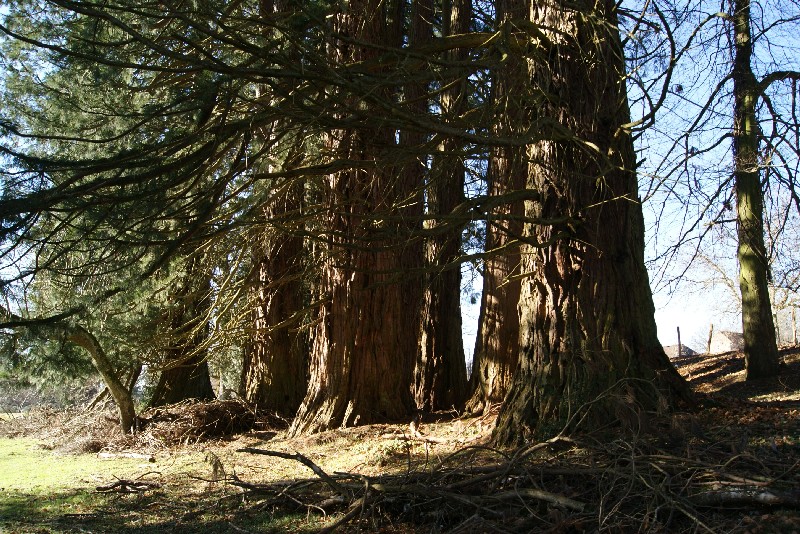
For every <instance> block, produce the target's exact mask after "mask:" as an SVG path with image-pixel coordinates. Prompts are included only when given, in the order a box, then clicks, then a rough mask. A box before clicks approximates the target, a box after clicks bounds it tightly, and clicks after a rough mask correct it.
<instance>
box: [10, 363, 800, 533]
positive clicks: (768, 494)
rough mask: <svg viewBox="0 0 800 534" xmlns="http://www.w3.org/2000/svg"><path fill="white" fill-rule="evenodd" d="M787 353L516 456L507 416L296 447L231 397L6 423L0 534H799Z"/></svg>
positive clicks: (696, 375) (440, 419)
mask: <svg viewBox="0 0 800 534" xmlns="http://www.w3.org/2000/svg"><path fill="white" fill-rule="evenodd" d="M783 357H784V359H785V367H784V373H783V374H782V375H781V377H778V378H776V379H771V380H766V381H758V382H753V383H749V382H745V381H744V377H743V371H742V367H743V366H742V357H741V355H740V354H733V353H730V354H722V355H716V356H709V355H695V356H690V357H683V358H680V359H675V360H673V361H674V362H675V364H676V366H677V367H678V368H679V370H680V371H681V372H682V373H683V374H684V376H686V377H687V379H689V381H690V382H691V384H692V386H693V387H694V388H695V390H696V391H697V392H698V393H699V395H700V399H701V405H700V407H699V408H697V409H692V410H686V411H682V412H680V413H676V414H672V415H658V414H649V415H648V414H637V416H636V417H634V418H631V417H628V418H627V420H628V423H627V424H626V425H624V428H619V427H610V428H609V429H608V431H607V432H604V433H594V434H590V435H577V436H572V437H570V438H562V439H556V440H552V441H551V442H548V443H542V444H530V445H529V446H527V447H525V448H521V449H517V450H496V449H494V448H492V447H490V446H489V445H488V443H489V437H490V435H491V430H492V425H493V420H494V415H495V414H494V413H488V414H486V415H484V416H483V417H480V418H468V417H460V414H457V413H440V414H435V415H433V416H430V417H427V418H425V420H423V421H421V422H420V423H419V424H418V425H416V424H415V425H410V424H409V423H408V422H405V423H399V424H396V425H371V426H364V427H357V428H351V429H343V430H335V431H330V432H324V433H320V434H315V435H312V436H305V437H300V438H293V439H289V438H287V437H286V435H285V424H282V423H281V421H279V420H277V419H275V418H267V417H265V416H263V414H254V413H252V412H250V411H249V410H247V408H246V407H244V406H243V405H242V404H240V403H236V402H230V401H229V402H225V403H212V404H207V405H195V404H186V405H182V406H176V407H171V408H167V409H162V410H160V411H158V412H150V413H148V414H145V415H146V416H147V418H148V419H149V421H148V423H147V425H146V426H145V428H144V429H143V430H142V431H141V432H139V433H138V434H137V435H136V436H134V437H125V436H121V435H120V434H118V433H117V432H116V428H115V426H114V422H113V420H112V417H111V413H105V412H101V413H97V412H93V413H88V414H87V413H82V412H73V413H55V412H46V411H40V412H34V413H30V414H26V416H25V417H13V418H12V417H10V415H6V416H5V419H6V420H5V421H3V422H2V423H0V436H2V437H0V532H4V533H5V532H10V533H15V532H20V533H50V532H137V533H148V532H154V533H155V532H163V531H172V532H203V533H204V534H207V533H213V532H324V531H326V529H327V531H330V530H332V529H337V531H345V532H355V531H365V532H373V531H376V532H409V533H412V532H452V533H459V532H460V533H471V532H564V533H566V532H593V531H598V530H600V531H615V532H630V531H641V532H753V533H755V532H765V533H766V532H775V533H778V532H780V533H784V532H785V533H792V532H798V533H800V492H798V489H797V488H798V487H800V470H799V469H798V467H799V464H800V462H798V458H800V417H798V416H799V415H800V351H798V350H792V351H784V356H783ZM621 406H625V405H624V403H621ZM621 415H623V414H621ZM622 418H623V419H625V417H624V416H623V417H622ZM245 428H250V429H251V430H247V431H244V432H240V431H241V430H242V429H245ZM253 428H254V429H253ZM237 432H238V433H237Z"/></svg>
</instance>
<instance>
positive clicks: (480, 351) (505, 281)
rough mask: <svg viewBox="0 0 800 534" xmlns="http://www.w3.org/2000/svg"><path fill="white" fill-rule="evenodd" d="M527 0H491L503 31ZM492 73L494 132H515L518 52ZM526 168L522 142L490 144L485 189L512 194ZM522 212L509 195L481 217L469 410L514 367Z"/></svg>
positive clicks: (498, 393)
mask: <svg viewBox="0 0 800 534" xmlns="http://www.w3.org/2000/svg"><path fill="white" fill-rule="evenodd" d="M529 5H530V3H529V2H526V1H524V0H501V1H498V2H496V7H495V9H496V11H495V16H496V18H497V21H498V22H499V24H500V25H501V27H502V28H503V29H504V31H506V32H509V33H511V32H515V31H520V26H524V23H525V22H526V21H527V20H528V14H529V8H530V7H529ZM492 79H493V83H492V92H491V98H492V105H493V106H496V107H497V108H498V109H501V110H503V113H502V114H501V115H500V116H499V120H498V121H497V122H496V124H495V126H494V132H495V134H497V135H498V136H521V135H522V132H524V131H525V129H526V128H527V127H528V120H529V119H528V117H527V106H525V105H524V103H523V101H521V100H520V97H521V95H524V94H526V90H527V88H528V84H529V80H528V76H527V66H526V63H525V60H524V58H523V57H522V56H521V55H520V54H512V55H510V56H509V57H508V58H506V60H505V61H503V62H502V63H500V64H498V65H497V66H495V67H494V69H492ZM527 170H528V165H527V162H526V155H525V147H524V146H498V147H493V148H492V149H491V151H490V154H489V162H488V170H487V176H486V180H487V183H488V190H489V195H491V196H494V197H500V196H503V195H506V196H509V197H511V198H512V199H513V196H514V194H515V193H517V192H519V191H521V190H522V189H523V188H524V187H525V177H526V175H527ZM522 212H523V203H522V200H511V201H510V202H507V203H506V202H504V203H501V204H500V205H498V206H497V207H495V208H494V209H493V210H492V211H491V212H490V213H489V214H488V217H487V221H486V242H485V244H484V250H485V252H486V254H487V258H486V260H485V261H484V269H483V290H482V293H481V308H480V316H479V318H478V335H477V337H476V339H475V351H474V353H473V364H472V374H471V376H470V384H469V386H470V399H469V402H468V404H467V408H468V409H469V410H470V411H472V412H475V413H477V412H481V411H483V410H484V409H485V408H487V407H488V406H489V405H491V404H499V403H500V402H502V401H503V398H504V397H505V395H506V393H507V392H508V389H509V387H510V385H511V379H512V377H513V375H514V370H515V369H516V367H517V359H518V356H519V316H518V314H517V303H518V301H519V293H520V279H519V275H520V259H521V257H520V254H519V238H520V236H521V234H522Z"/></svg>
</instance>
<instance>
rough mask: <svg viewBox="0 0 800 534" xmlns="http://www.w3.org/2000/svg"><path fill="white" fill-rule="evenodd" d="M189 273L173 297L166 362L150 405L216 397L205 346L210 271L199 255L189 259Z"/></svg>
mask: <svg viewBox="0 0 800 534" xmlns="http://www.w3.org/2000/svg"><path fill="white" fill-rule="evenodd" d="M187 262H188V265H187V267H186V273H185V274H184V275H183V280H181V282H180V284H179V286H178V287H177V288H176V289H175V292H174V294H173V296H172V298H171V301H172V303H173V306H172V308H171V309H169V310H168V312H167V313H168V315H167V318H166V321H165V323H166V324H167V325H168V330H167V331H166V332H165V334H164V339H166V341H167V346H166V347H164V363H163V369H162V370H161V374H160V375H159V379H158V383H157V384H156V387H155V389H154V390H153V395H152V397H151V398H150V403H149V405H150V406H163V405H166V404H175V403H177V402H182V401H185V400H189V399H195V400H212V399H213V398H214V389H213V387H212V386H211V375H210V373H209V371H208V362H207V361H206V358H207V356H208V351H207V349H206V347H205V344H206V342H207V338H208V312H209V306H210V302H209V298H210V282H209V275H207V274H205V273H204V272H203V265H202V262H201V261H200V258H199V257H192V258H189V259H188V260H187Z"/></svg>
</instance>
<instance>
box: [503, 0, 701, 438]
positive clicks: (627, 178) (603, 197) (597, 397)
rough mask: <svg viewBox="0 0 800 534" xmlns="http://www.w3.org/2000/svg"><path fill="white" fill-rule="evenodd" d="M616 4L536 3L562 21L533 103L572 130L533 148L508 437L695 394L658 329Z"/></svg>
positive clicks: (614, 417) (638, 420)
mask: <svg viewBox="0 0 800 534" xmlns="http://www.w3.org/2000/svg"><path fill="white" fill-rule="evenodd" d="M614 8H615V4H614V2H613V1H610V0H607V1H605V2H603V3H598V4H594V3H593V2H589V1H581V2H578V3H577V4H576V3H567V2H564V1H563V0H549V1H545V2H540V3H537V5H536V6H534V8H533V9H532V11H531V13H532V21H533V22H534V23H537V24H544V25H546V26H548V27H551V28H553V31H550V32H549V36H550V39H551V43H550V46H551V50H550V59H549V62H548V64H546V65H544V64H540V63H537V64H531V69H530V72H531V79H532V89H533V90H535V91H542V92H544V93H546V95H547V98H546V99H544V98H543V99H542V100H541V105H540V106H539V107H537V108H536V109H535V110H532V112H533V113H536V114H537V115H538V117H537V118H544V119H547V118H550V119H555V120H557V121H558V122H559V123H560V124H561V125H563V126H565V127H568V128H569V129H570V130H571V132H572V134H573V135H574V138H573V139H566V140H565V139H563V138H562V139H559V140H554V141H543V142H539V143H536V144H534V145H531V146H530V147H529V161H530V164H529V173H528V183H527V187H528V188H529V189H532V190H534V191H537V192H538V193H539V195H540V198H539V200H535V201H528V202H526V213H525V214H526V217H527V218H528V219H529V221H528V222H526V224H525V236H526V238H527V242H526V245H525V246H524V247H523V254H522V257H523V261H522V272H524V273H530V274H529V276H528V277H527V278H526V279H525V280H524V281H523V284H522V293H521V297H520V304H519V312H520V317H521V324H520V364H519V367H518V369H517V372H516V374H515V377H514V381H513V384H512V387H511V390H510V392H509V395H508V396H507V398H506V402H505V404H504V405H503V407H502V408H501V412H500V415H499V418H498V422H497V427H496V430H495V436H494V438H495V440H496V441H497V442H498V443H500V444H517V443H520V442H523V441H524V440H526V439H528V438H529V437H548V436H552V435H554V434H557V433H559V432H561V431H563V430H566V431H572V430H575V429H577V428H581V429H596V428H601V427H605V426H607V425H608V424H609V423H611V422H619V423H622V424H623V425H625V426H628V427H632V428H636V427H638V425H641V424H642V419H643V417H644V415H643V414H644V413H645V412H647V411H658V410H665V409H668V408H669V407H670V406H672V405H673V404H674V403H675V402H677V401H679V400H680V399H685V400H689V399H691V391H690V390H689V388H688V386H687V384H686V383H685V382H684V381H683V379H682V378H681V377H680V375H679V374H678V373H677V371H676V370H675V369H674V367H672V365H671V364H670V362H669V360H668V359H667V357H666V355H665V354H664V351H663V349H662V347H661V345H660V343H659V341H658V338H657V336H656V326H655V320H654V306H653V300H652V294H651V292H650V286H649V283H648V277H647V271H646V269H645V266H644V222H643V217H642V209H641V205H640V204H639V201H638V200H637V183H636V176H635V172H634V168H635V157H634V151H633V143H632V140H631V137H630V135H629V132H627V131H625V130H624V129H622V128H621V125H622V124H625V123H627V122H629V111H628V106H627V99H626V94H625V86H624V76H623V61H622V50H621V45H620V39H619V34H618V31H617V21H616V14H615V12H614ZM554 133H555V132H554ZM554 138H555V136H554ZM548 220H550V223H549V224H546V222H547V221H548Z"/></svg>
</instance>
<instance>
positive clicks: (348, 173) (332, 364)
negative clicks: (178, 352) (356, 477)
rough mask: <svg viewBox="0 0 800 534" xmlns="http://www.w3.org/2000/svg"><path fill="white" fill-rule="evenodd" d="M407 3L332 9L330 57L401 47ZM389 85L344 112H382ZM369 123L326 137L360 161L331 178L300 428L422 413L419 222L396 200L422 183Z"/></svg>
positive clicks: (295, 427)
mask: <svg viewBox="0 0 800 534" xmlns="http://www.w3.org/2000/svg"><path fill="white" fill-rule="evenodd" d="M401 4H403V3H402V2H382V1H380V0H361V1H351V2H350V3H349V6H348V8H347V9H346V10H344V12H341V13H337V14H336V15H335V16H334V17H333V34H332V35H333V37H332V40H333V42H332V43H331V53H330V56H331V63H332V64H333V65H341V64H345V63H352V62H357V61H364V60H367V59H369V58H372V57H375V56H376V55H377V54H378V53H379V51H378V49H376V48H374V46H370V45H381V46H395V47H396V46H399V44H400V28H401V24H402V17H400V16H399V13H400V12H399V9H400V6H401ZM362 83H363V84H367V83H368V79H365V80H364V81H363V82H362ZM386 91H387V90H386V89H383V88H374V87H369V86H367V87H364V88H363V95H365V98H361V97H357V96H355V95H350V94H348V95H343V96H342V107H343V113H344V114H348V113H349V112H352V113H358V114H363V115H364V116H370V115H373V116H374V115H375V114H376V113H378V112H377V111H376V110H375V109H373V107H372V106H371V105H370V103H369V102H370V101H371V99H372V98H382V99H383V98H391V96H392V95H389V94H386ZM348 106H349V108H348ZM363 124H364V126H362V127H358V128H352V129H347V130H335V131H331V132H330V134H329V138H328V141H327V147H326V148H327V152H328V153H329V154H330V155H331V157H332V158H335V159H336V160H339V161H352V162H358V164H357V165H354V166H353V167H352V168H351V169H348V170H345V171H341V172H338V173H336V174H332V175H330V176H329V177H328V180H327V183H326V184H325V186H326V195H327V199H326V200H325V202H326V203H327V206H326V209H327V214H326V220H324V221H323V222H322V224H323V226H324V228H325V230H324V233H325V235H326V236H327V242H326V243H325V247H324V251H323V254H324V258H323V265H322V272H321V277H320V278H321V280H320V290H321V293H322V297H323V300H324V304H323V305H322V306H321V307H320V310H319V316H318V318H317V324H316V327H315V329H314V333H313V341H312V344H311V355H310V369H311V371H310V375H311V376H310V383H309V389H308V393H307V394H306V397H305V399H304V400H303V404H302V405H301V407H300V409H299V411H298V414H297V416H296V418H295V420H294V422H293V423H292V427H291V429H290V433H291V434H293V435H296V434H298V433H301V432H315V431H322V430H327V429H330V428H337V427H341V426H349V425H355V424H366V423H372V422H380V421H391V420H399V419H403V418H407V417H410V415H411V414H412V413H413V412H414V401H413V397H412V392H411V387H410V386H411V384H412V379H413V366H414V358H415V355H416V353H417V336H416V332H417V328H418V325H419V311H418V310H419V301H420V300H421V295H420V294H419V292H418V291H417V289H416V287H418V285H419V284H417V283H416V282H414V281H413V280H410V281H409V280H408V279H407V278H406V277H404V275H403V274H402V272H401V271H402V270H408V269H410V268H411V267H412V265H411V264H410V262H411V261H412V258H410V257H409V254H407V251H406V250H405V248H404V247H405V245H406V243H407V240H408V236H409V233H410V231H411V230H412V228H409V227H408V226H407V224H410V225H412V226H415V225H416V223H417V222H418V220H419V218H418V217H417V221H414V217H413V216H412V217H411V218H410V219H411V221H412V222H410V223H408V222H407V221H408V220H409V218H407V217H406V215H407V213H406V212H405V211H404V209H398V208H397V206H398V205H399V204H401V203H405V202H406V201H407V199H408V198H409V196H408V194H409V190H411V189H413V188H414V187H419V185H420V184H407V183H404V182H405V179H406V178H407V177H408V176H409V174H407V173H403V172H400V171H399V170H398V169H397V168H394V167H395V165H393V164H392V163H389V162H387V161H386V158H385V157H383V156H384V154H385V153H386V152H387V151H389V150H391V149H392V148H393V147H395V146H396V141H395V130H394V129H393V128H387V127H381V126H380V124H377V123H375V122H372V121H365V122H364V123H363ZM393 163H394V162H393ZM409 209H411V210H415V209H418V206H417V207H413V208H409ZM389 210H391V215H392V217H387V215H389V214H390V213H389ZM398 215H399V216H398ZM417 261H418V267H417V268H418V269H419V268H421V267H422V265H421V261H419V260H417ZM414 293H416V295H415V294H414ZM413 302H416V303H417V305H416V306H413V305H410V303H413Z"/></svg>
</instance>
